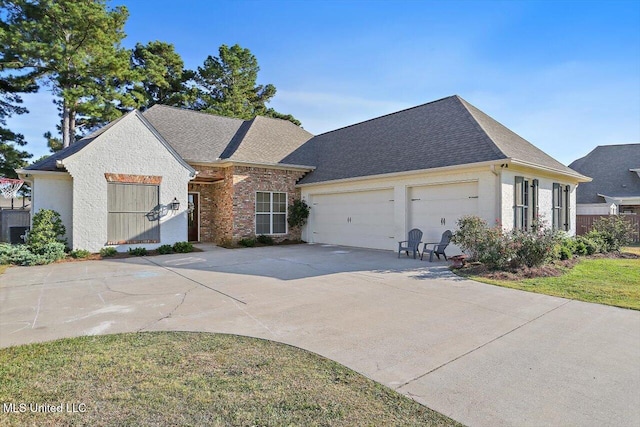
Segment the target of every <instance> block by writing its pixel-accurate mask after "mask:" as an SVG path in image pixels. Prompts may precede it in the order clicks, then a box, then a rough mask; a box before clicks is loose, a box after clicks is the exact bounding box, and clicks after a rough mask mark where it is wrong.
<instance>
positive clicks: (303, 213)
mask: <svg viewBox="0 0 640 427" xmlns="http://www.w3.org/2000/svg"><path fill="white" fill-rule="evenodd" d="M310 210H311V208H310V207H309V205H307V202H305V201H304V200H300V199H297V200H294V201H293V203H292V204H290V205H289V217H288V218H287V222H288V223H289V226H290V227H302V226H303V225H305V224H306V223H307V219H308V218H309V211H310Z"/></svg>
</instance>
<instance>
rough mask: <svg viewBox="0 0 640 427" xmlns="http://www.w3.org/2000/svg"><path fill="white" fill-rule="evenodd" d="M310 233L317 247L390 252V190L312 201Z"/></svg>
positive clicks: (315, 198) (320, 196)
mask: <svg viewBox="0 0 640 427" xmlns="http://www.w3.org/2000/svg"><path fill="white" fill-rule="evenodd" d="M311 203H312V205H311V217H310V220H309V225H308V227H309V229H310V230H311V234H312V239H313V241H314V242H316V243H328V244H335V245H345V246H358V247H364V248H374V249H393V245H394V239H393V190H392V189H385V190H370V191H358V192H349V193H332V194H318V195H313V196H312V197H311Z"/></svg>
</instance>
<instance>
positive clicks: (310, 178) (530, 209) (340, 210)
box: [18, 96, 589, 251]
mask: <svg viewBox="0 0 640 427" xmlns="http://www.w3.org/2000/svg"><path fill="white" fill-rule="evenodd" d="M18 173H19V174H20V176H21V177H23V179H25V180H28V181H30V183H31V185H32V188H33V190H32V191H33V193H32V197H33V200H32V204H33V207H34V212H37V210H39V209H41V208H50V209H55V210H57V211H58V212H60V213H61V214H62V217H63V220H64V221H65V225H67V230H68V234H69V241H70V242H72V246H73V248H83V249H88V250H91V251H96V250H99V249H100V248H101V247H104V246H105V245H108V246H116V247H117V248H118V249H119V250H124V249H127V248H129V247H132V246H138V245H144V246H147V247H151V248H153V247H156V246H158V245H160V244H164V243H173V242H175V241H179V240H187V239H189V240H193V241H206V242H215V243H218V244H220V243H225V242H236V241H238V240H239V239H241V238H243V237H247V236H256V235H260V234H265V235H271V236H273V237H274V238H275V239H280V240H282V239H297V238H302V239H304V240H305V241H307V242H311V243H326V244H340V245H349V246H359V247H365V248H375V249H395V247H396V245H397V243H396V242H397V241H398V240H403V239H404V238H405V236H406V234H407V231H408V230H409V229H411V228H414V227H417V228H421V229H422V230H423V231H424V232H425V236H424V240H425V241H438V240H439V238H440V235H441V234H442V232H443V231H444V230H446V229H454V228H455V226H456V220H457V219H458V218H460V216H462V215H469V214H473V215H479V216H481V217H483V218H485V219H486V220H487V221H488V222H489V223H494V222H495V221H498V222H499V223H501V224H502V226H503V227H504V228H506V229H512V228H530V227H531V226H532V224H533V222H534V221H535V220H536V219H541V220H543V221H545V222H546V223H547V224H549V225H550V226H553V227H555V228H557V229H561V230H565V231H566V232H568V233H570V234H574V233H575V200H576V199H575V197H576V187H577V186H578V184H579V183H583V182H588V181H589V178H587V177H585V176H584V175H581V174H580V173H578V172H576V171H574V170H572V169H570V168H568V167H566V166H564V165H563V164H561V163H559V162H558V161H556V160H554V159H553V158H551V157H550V156H548V155H547V154H545V153H544V152H542V151H541V150H539V149H538V148H536V147H535V146H533V145H532V144H531V143H529V142H527V141H526V140H524V139H523V138H521V137H519V136H518V135H516V134H515V133H514V132H512V131H510V130H509V129H507V128H506V127H504V126H503V125H501V124H500V123H498V122H496V121H495V120H493V119H492V118H490V117H489V116H487V115H486V114H484V113H483V112H481V111H480V110H478V109H477V108H475V107H473V106H472V105H471V104H469V103H467V102H466V101H465V100H463V99H462V98H460V97H458V96H451V97H447V98H444V99H441V100H438V101H434V102H430V103H427V104H424V105H420V106H417V107H414V108H409V109H407V110H403V111H399V112H396V113H393V114H389V115H386V116H382V117H378V118H375V119H371V120H368V121H365V122H362V123H358V124H355V125H352V126H347V127H345V128H341V129H337V130H334V131H331V132H327V133H324V134H322V135H318V136H313V135H311V134H310V133H308V132H306V131H305V130H304V129H302V128H299V127H297V126H295V125H293V124H292V123H290V122H287V121H282V120H278V119H270V118H265V117H256V118H255V119H253V120H239V119H232V118H226V117H217V116H213V115H208V114H204V113H200V112H194V111H188V110H181V109H177V108H173V107H166V106H159V105H157V106H154V107H152V108H150V109H149V110H148V111H146V112H145V113H140V112H138V111H134V112H131V113H129V114H127V115H125V116H123V117H122V118H121V119H119V120H117V121H115V122H112V123H111V124H109V125H107V126H105V127H104V128H102V129H100V130H98V131H97V132H95V133H94V134H92V135H89V136H87V137H86V138H84V139H82V140H80V141H78V142H76V143H75V144H73V145H71V146H70V147H69V148H67V149H65V150H62V151H60V152H58V153H56V154H55V155H53V156H51V157H50V158H48V159H46V160H44V161H43V162H40V163H37V164H34V165H32V166H30V167H28V168H25V169H21V170H19V171H18ZM297 198H302V199H304V200H305V201H306V202H307V203H308V204H309V205H310V206H311V215H310V218H309V221H308V223H307V225H306V226H305V227H304V228H303V229H302V230H297V229H289V227H288V225H287V221H286V215H287V208H288V206H289V205H290V204H291V203H292V202H293V200H295V199H297ZM174 202H175V203H174Z"/></svg>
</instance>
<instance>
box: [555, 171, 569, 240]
mask: <svg viewBox="0 0 640 427" xmlns="http://www.w3.org/2000/svg"><path fill="white" fill-rule="evenodd" d="M570 205H571V186H569V185H562V184H559V183H557V182H554V183H553V208H552V209H553V214H552V217H553V229H554V230H564V231H569V229H570V228H571V206H570Z"/></svg>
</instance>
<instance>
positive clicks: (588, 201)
mask: <svg viewBox="0 0 640 427" xmlns="http://www.w3.org/2000/svg"><path fill="white" fill-rule="evenodd" d="M569 167H570V168H572V169H574V170H576V171H578V172H580V173H582V174H584V175H588V176H590V177H591V178H592V179H593V181H591V182H586V183H584V184H581V185H580V187H578V193H577V214H578V215H610V214H616V213H621V214H622V213H625V214H636V215H637V214H640V144H620V145H600V146H598V147H596V148H595V149H593V151H591V152H590V153H589V154H587V155H586V156H584V157H582V158H580V159H578V160H576V161H574V162H573V163H571V165H569Z"/></svg>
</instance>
